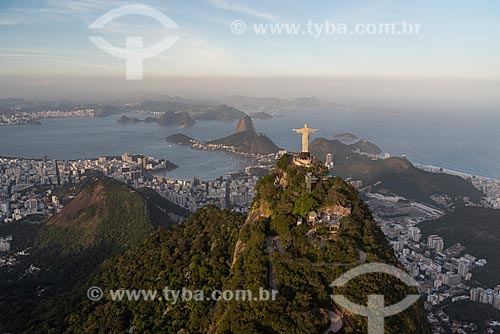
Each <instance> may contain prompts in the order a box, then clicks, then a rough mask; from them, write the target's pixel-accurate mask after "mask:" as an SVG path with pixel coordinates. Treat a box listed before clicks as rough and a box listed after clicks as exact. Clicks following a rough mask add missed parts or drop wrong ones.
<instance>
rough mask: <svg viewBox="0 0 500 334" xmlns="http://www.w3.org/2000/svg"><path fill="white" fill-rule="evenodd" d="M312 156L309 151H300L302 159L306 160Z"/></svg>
mask: <svg viewBox="0 0 500 334" xmlns="http://www.w3.org/2000/svg"><path fill="white" fill-rule="evenodd" d="M310 158H311V153H309V152H300V159H302V160H306V159H310Z"/></svg>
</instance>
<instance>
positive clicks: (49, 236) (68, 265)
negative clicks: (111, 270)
mask: <svg viewBox="0 0 500 334" xmlns="http://www.w3.org/2000/svg"><path fill="white" fill-rule="evenodd" d="M75 191H79V194H78V195H77V196H76V197H75V198H74V199H73V200H72V201H71V202H69V204H68V205H66V206H65V208H64V209H63V211H62V212H60V213H59V214H58V215H56V216H54V217H52V218H51V219H50V220H48V221H47V222H45V223H43V224H41V225H40V226H38V225H27V224H25V225H17V224H16V225H12V228H11V229H10V231H8V232H12V235H13V236H14V240H18V239H19V240H21V238H23V237H26V236H27V238H26V239H25V243H24V244H23V245H22V246H23V247H24V248H23V249H25V248H26V247H28V246H30V247H31V249H30V250H29V252H30V254H29V255H28V256H25V257H18V261H20V262H19V263H18V264H17V265H16V266H15V267H14V268H12V269H11V270H9V271H5V270H2V271H1V272H0V300H1V301H2V303H0V332H9V331H10V332H15V333H19V332H25V333H35V332H47V331H48V329H49V328H53V329H54V331H53V332H54V333H59V332H61V331H62V330H61V328H64V326H65V322H64V315H65V314H66V313H67V312H69V311H71V309H72V307H74V305H75V303H77V302H78V301H79V300H81V296H76V295H75V294H74V293H72V291H73V290H74V289H75V288H76V287H78V286H80V285H81V284H83V283H84V282H85V280H87V278H88V277H89V275H91V274H92V273H93V272H95V270H96V269H97V268H98V267H99V266H100V265H101V264H102V263H103V261H104V260H106V259H108V258H111V257H113V256H116V255H119V254H121V253H123V252H124V251H125V250H127V249H130V248H131V247H133V246H135V245H138V244H140V243H141V242H142V241H143V240H144V239H145V238H147V237H148V236H149V235H151V234H152V233H154V231H155V230H156V228H157V227H158V226H165V225H172V224H173V223H174V221H173V220H171V216H170V214H172V213H173V214H176V215H182V214H185V213H186V211H185V210H184V209H182V208H179V207H177V206H175V205H173V204H171V203H169V202H167V201H166V200H164V199H161V198H160V199H161V200H160V199H159V198H157V197H155V196H150V195H148V194H147V192H144V191H143V194H144V195H142V194H141V193H139V192H137V191H135V190H133V189H131V188H129V187H128V186H127V185H125V184H122V183H119V182H117V181H114V180H112V179H108V178H105V177H102V176H97V175H92V176H88V178H87V179H86V180H85V182H83V183H82V185H77V186H71V187H68V188H66V189H64V190H60V191H59V193H60V194H61V195H62V196H72V195H70V194H72V193H74V192H75ZM157 196H158V195H157ZM158 197H159V196H158ZM5 231H6V230H5ZM16 248H17V246H16ZM31 265H34V266H35V267H36V268H39V269H35V271H33V270H29V267H30V266H31ZM57 329H59V330H57Z"/></svg>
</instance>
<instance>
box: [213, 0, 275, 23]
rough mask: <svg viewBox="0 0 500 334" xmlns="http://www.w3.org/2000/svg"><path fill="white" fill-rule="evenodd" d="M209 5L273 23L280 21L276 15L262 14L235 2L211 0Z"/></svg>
mask: <svg viewBox="0 0 500 334" xmlns="http://www.w3.org/2000/svg"><path fill="white" fill-rule="evenodd" d="M209 3H210V4H212V5H213V6H215V7H217V8H220V9H224V10H228V11H231V12H235V13H241V14H245V15H250V16H253V17H256V18H259V19H264V20H268V21H271V22H277V21H278V19H279V17H278V16H276V15H274V14H270V13H265V12H261V11H258V10H255V9H252V8H250V7H246V6H243V5H240V4H237V3H234V2H228V1H226V0H209Z"/></svg>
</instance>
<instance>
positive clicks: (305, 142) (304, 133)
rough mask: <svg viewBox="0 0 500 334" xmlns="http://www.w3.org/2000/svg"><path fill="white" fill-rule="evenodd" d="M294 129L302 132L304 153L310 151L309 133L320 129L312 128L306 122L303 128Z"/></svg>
mask: <svg viewBox="0 0 500 334" xmlns="http://www.w3.org/2000/svg"><path fill="white" fill-rule="evenodd" d="M293 131H295V132H297V133H301V134H302V153H308V152H309V135H310V134H313V133H315V132H316V131H318V129H311V128H309V127H307V124H304V127H303V128H302V129H293Z"/></svg>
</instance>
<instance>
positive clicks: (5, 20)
mask: <svg viewBox="0 0 500 334" xmlns="http://www.w3.org/2000/svg"><path fill="white" fill-rule="evenodd" d="M17 23H18V21H17V20H14V19H9V18H0V26H11V25H14V24H17Z"/></svg>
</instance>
